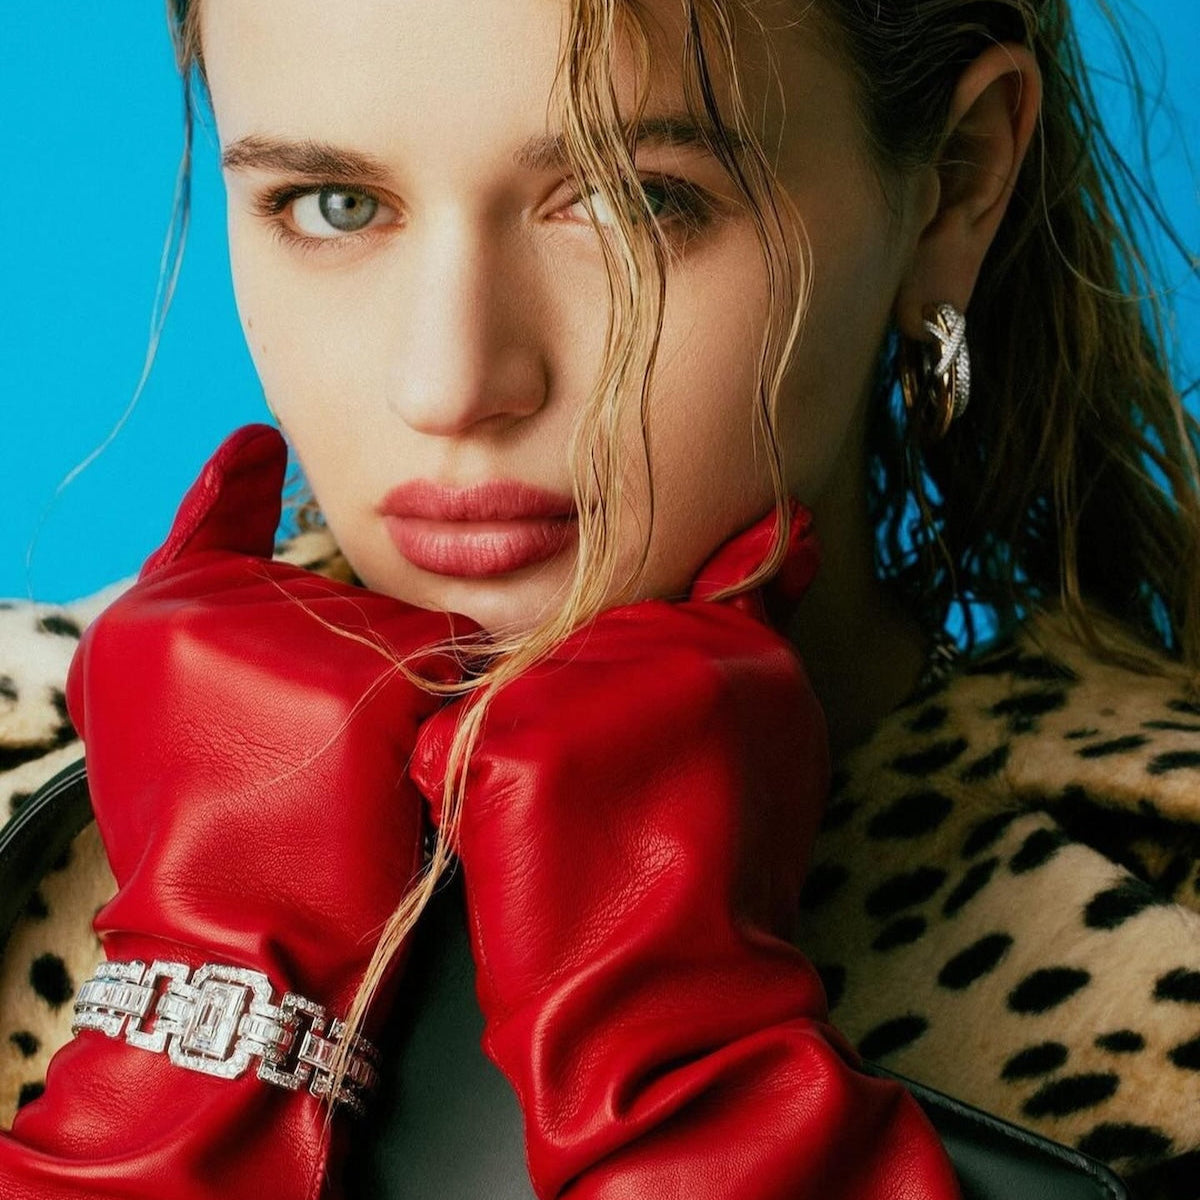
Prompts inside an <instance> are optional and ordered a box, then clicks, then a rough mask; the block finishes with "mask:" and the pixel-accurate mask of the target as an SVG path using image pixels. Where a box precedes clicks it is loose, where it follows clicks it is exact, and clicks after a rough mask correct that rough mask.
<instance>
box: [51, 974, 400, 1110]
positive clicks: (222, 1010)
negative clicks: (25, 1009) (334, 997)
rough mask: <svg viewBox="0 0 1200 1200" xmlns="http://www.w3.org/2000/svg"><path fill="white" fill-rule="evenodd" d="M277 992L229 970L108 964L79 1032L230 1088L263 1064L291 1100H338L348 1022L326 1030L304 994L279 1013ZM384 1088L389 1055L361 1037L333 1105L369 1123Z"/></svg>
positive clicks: (261, 980)
mask: <svg viewBox="0 0 1200 1200" xmlns="http://www.w3.org/2000/svg"><path fill="white" fill-rule="evenodd" d="M164 983H165V984H166V986H165V987H163V986H162V985H163V984H164ZM273 990H274V989H273V988H272V987H271V982H270V980H269V979H268V978H267V977H266V975H264V974H263V973H262V972H261V971H254V970H250V969H248V968H245V967H234V966H228V965H226V964H224V963H204V964H203V965H202V966H199V967H196V968H195V969H194V970H193V969H192V968H190V967H188V966H187V965H186V964H185V963H178V962H163V961H155V962H153V963H151V964H150V965H149V966H147V965H146V964H145V963H144V962H140V961H135V962H103V963H101V964H100V965H99V966H98V967H97V968H96V970H95V973H94V974H93V975H92V976H91V977H90V978H89V979H87V980H85V981H84V983H83V985H82V986H81V987H80V989H79V993H78V995H77V996H76V998H75V1016H74V1019H73V1020H72V1022H71V1033H72V1034H76V1033H79V1032H80V1030H83V1029H95V1030H99V1031H100V1032H102V1033H106V1034H107V1035H108V1036H109V1037H111V1038H116V1037H120V1036H121V1033H122V1031H124V1034H125V1041H126V1042H127V1043H128V1044H129V1045H131V1046H138V1047H140V1048H141V1049H143V1050H153V1051H157V1052H159V1053H165V1054H166V1055H167V1056H168V1057H169V1058H170V1060H171V1061H172V1062H173V1063H175V1064H176V1065H177V1066H180V1067H186V1068H187V1069H188V1070H189V1071H200V1072H201V1073H203V1074H205V1075H216V1076H219V1077H220V1078H222V1079H237V1078H239V1077H240V1076H242V1075H244V1074H245V1073H246V1071H247V1070H249V1068H250V1066H251V1059H253V1058H257V1059H259V1060H260V1061H259V1063H258V1077H259V1079H263V1080H265V1081H266V1082H267V1083H273V1084H276V1085H278V1086H279V1087H284V1088H288V1089H289V1090H291V1091H297V1090H298V1089H300V1088H302V1087H304V1086H305V1084H307V1085H308V1090H309V1091H310V1092H311V1093H312V1094H313V1095H314V1096H328V1095H329V1092H330V1087H331V1085H332V1082H333V1076H332V1072H331V1070H330V1064H331V1063H332V1061H333V1054H334V1050H335V1049H336V1048H337V1046H338V1043H339V1041H340V1040H341V1037H342V1033H343V1031H344V1029H345V1022H344V1021H342V1020H341V1019H339V1018H336V1017H335V1018H334V1019H333V1020H332V1021H330V1022H329V1024H328V1029H326V1020H327V1018H326V1013H325V1009H324V1007H323V1006H322V1005H320V1004H317V1003H315V1002H314V1001H312V1000H308V999H306V998H305V997H303V996H300V995H297V994H296V993H295V992H287V993H286V994H285V995H284V997H283V999H282V1000H280V1001H279V1002H278V1004H276V1003H274V1002H273V1001H272V999H271V997H272V993H273ZM152 1011H153V1026H152V1027H150V1028H148V1027H147V1024H148V1020H149V1017H150V1014H151V1012H152ZM378 1081H379V1051H378V1050H377V1049H376V1048H375V1046H374V1045H373V1044H372V1043H371V1042H369V1041H367V1039H366V1038H362V1037H356V1038H355V1039H354V1044H353V1050H352V1052H351V1055H350V1064H349V1068H348V1070H347V1072H346V1074H345V1076H344V1078H343V1080H342V1083H341V1085H340V1086H339V1088H338V1092H337V1095H336V1096H335V1097H334V1098H333V1101H332V1103H334V1104H336V1105H342V1106H343V1107H345V1108H347V1109H348V1110H349V1111H351V1112H353V1113H355V1114H356V1115H360V1116H361V1115H362V1113H363V1112H364V1111H365V1107H366V1106H365V1104H364V1100H365V1098H366V1096H367V1094H368V1093H369V1092H370V1091H371V1090H372V1089H373V1088H374V1087H375V1085H376V1084H377V1083H378Z"/></svg>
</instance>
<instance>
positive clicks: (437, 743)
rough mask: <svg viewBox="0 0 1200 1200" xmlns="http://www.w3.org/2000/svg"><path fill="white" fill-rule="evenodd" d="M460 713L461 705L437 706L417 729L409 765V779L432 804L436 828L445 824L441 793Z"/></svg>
mask: <svg viewBox="0 0 1200 1200" xmlns="http://www.w3.org/2000/svg"><path fill="white" fill-rule="evenodd" d="M460 712H461V707H460V705H459V704H457V703H455V704H447V705H444V706H443V707H442V708H440V709H438V711H437V712H435V713H434V714H433V716H431V717H429V718H428V720H426V721H423V722H422V724H421V727H420V729H419V730H418V731H417V740H416V744H415V745H414V746H413V753H412V758H411V759H410V760H409V764H408V774H409V778H410V779H412V781H413V783H415V784H416V785H417V790H418V791H419V792H420V793H421V795H422V796H424V797H425V799H426V801H427V802H428V804H429V816H430V818H431V819H432V821H433V824H434V825H435V826H436V827H439V828H440V826H441V823H442V793H443V790H444V788H445V784H446V771H447V768H448V765H449V764H448V762H447V759H448V758H449V756H450V742H451V740H452V739H453V737H454V730H455V727H456V726H457V724H458V716H459V713H460Z"/></svg>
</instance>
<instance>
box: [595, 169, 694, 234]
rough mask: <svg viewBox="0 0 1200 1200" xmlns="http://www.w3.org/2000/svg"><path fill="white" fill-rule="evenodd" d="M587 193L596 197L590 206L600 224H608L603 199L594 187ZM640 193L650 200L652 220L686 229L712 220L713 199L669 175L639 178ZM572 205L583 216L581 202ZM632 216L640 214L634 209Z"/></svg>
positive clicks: (689, 184) (692, 228)
mask: <svg viewBox="0 0 1200 1200" xmlns="http://www.w3.org/2000/svg"><path fill="white" fill-rule="evenodd" d="M589 194H590V195H592V196H597V199H596V200H594V201H593V207H594V208H595V210H596V213H597V217H598V218H599V219H600V221H601V223H602V224H608V223H610V222H608V221H605V220H604V217H605V215H606V209H605V206H604V201H603V198H602V197H599V196H598V192H597V189H595V188H593V189H592V191H591V192H590V193H589ZM642 194H643V195H644V196H645V197H646V198H647V200H648V201H649V202H650V208H651V210H652V211H653V213H654V217H655V220H657V221H659V222H660V223H662V224H664V225H673V224H677V225H680V226H682V227H683V228H684V229H686V230H689V231H695V230H698V229H702V228H703V227H704V226H705V225H707V224H708V222H709V221H710V220H711V219H712V216H713V213H714V211H715V206H714V204H713V202H712V201H711V200H709V199H708V197H707V196H706V194H705V193H704V191H703V190H702V189H701V188H698V187H697V186H696V185H695V184H692V183H688V182H687V181H686V180H683V179H678V178H676V177H674V176H670V175H662V176H657V177H656V178H654V179H643V180H642ZM576 204H577V205H578V206H579V208H580V211H581V213H583V214H585V215H586V211H587V210H586V209H585V208H584V206H583V201H582V200H578V201H576ZM572 207H574V206H572ZM632 215H633V216H634V218H635V219H636V218H637V217H638V216H640V215H641V213H640V211H639V210H637V209H636V208H635V209H634V211H633V214H632Z"/></svg>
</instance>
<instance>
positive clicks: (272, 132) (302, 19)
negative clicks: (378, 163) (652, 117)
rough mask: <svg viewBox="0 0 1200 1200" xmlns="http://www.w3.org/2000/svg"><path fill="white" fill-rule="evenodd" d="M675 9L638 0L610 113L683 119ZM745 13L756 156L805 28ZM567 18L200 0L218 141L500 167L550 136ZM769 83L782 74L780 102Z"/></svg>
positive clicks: (540, 8) (741, 45)
mask: <svg viewBox="0 0 1200 1200" xmlns="http://www.w3.org/2000/svg"><path fill="white" fill-rule="evenodd" d="M687 7H688V6H687V5H686V4H685V3H683V0H639V3H638V12H639V14H640V15H641V17H642V24H643V26H644V28H645V31H646V35H647V37H648V39H649V42H650V46H649V49H650V52H651V64H650V67H651V71H650V76H649V78H646V79H642V78H640V75H639V69H638V60H637V56H636V55H635V54H634V53H633V50H632V45H631V42H630V41H629V39H628V38H627V37H626V36H625V35H624V33H623V32H621V33H619V34H618V37H617V38H616V40H615V46H614V49H615V57H614V61H613V69H614V82H615V88H616V92H617V97H618V103H619V108H620V110H621V112H622V113H625V112H627V111H631V110H632V108H633V104H634V101H635V98H636V95H637V93H638V89H639V87H640V88H641V89H642V90H644V91H645V92H646V93H647V97H648V109H647V111H648V112H649V113H650V114H655V113H658V114H663V113H679V112H683V111H685V109H686V105H685V103H684V90H683V77H682V73H681V63H682V61H683V56H684V53H685V51H684V39H685V33H686V30H685V24H686V18H685V12H686V9H687ZM750 7H751V8H752V9H753V10H754V19H753V21H750V20H748V19H747V20H744V21H740V22H737V23H736V26H737V28H735V33H736V35H737V50H738V74H739V84H740V87H741V88H742V91H743V99H744V102H745V104H746V107H747V110H748V112H749V113H750V114H751V116H752V118H757V132H758V133H759V134H760V136H762V137H763V138H764V144H766V145H767V147H768V153H770V147H771V142H772V141H773V140H774V138H775V137H776V135H777V134H778V133H779V132H780V128H781V121H782V116H783V113H784V110H785V108H790V107H793V106H794V105H795V104H796V102H797V99H798V92H802V91H803V81H804V80H805V79H807V78H811V76H812V72H811V70H804V69H801V70H797V69H796V64H795V62H794V57H795V54H796V52H797V50H799V52H800V53H801V54H806V53H807V54H809V55H811V54H812V51H813V48H814V47H813V44H812V43H813V41H814V39H813V29H812V21H811V20H808V19H806V18H805V19H800V18H799V17H798V13H797V9H803V8H805V7H807V6H794V5H793V4H792V3H791V2H790V0H770V2H769V3H756V4H754V5H752V6H750ZM570 8H571V0H469V2H468V3H453V2H452V0H339V3H337V4H330V3H328V0H271V3H270V4H263V3H262V2H261V0H202V8H201V40H202V44H203V52H204V57H205V64H206V70H207V75H208V80H209V84H210V87H211V92H212V98H213V105H214V109H215V111H216V116H217V121H218V126H219V128H220V131H221V139H222V142H223V144H225V145H228V144H229V143H230V142H231V141H233V140H236V139H240V138H246V137H253V136H258V135H264V134H265V135H267V136H278V137H297V138H300V137H307V138H314V139H319V140H321V141H324V142H328V143H331V144H341V145H352V146H363V147H366V146H370V147H371V148H372V149H373V150H374V151H375V154H376V156H377V157H380V158H392V157H393V156H395V157H397V158H403V157H404V154H405V151H406V150H407V149H410V147H406V146H404V145H402V144H400V143H401V142H402V141H403V140H405V139H406V138H413V137H416V138H417V139H418V140H419V142H420V143H421V145H422V146H423V147H425V148H429V147H438V146H440V147H442V148H444V151H445V153H446V154H447V155H452V153H453V150H454V147H456V146H464V147H466V146H469V147H470V152H471V154H472V155H473V160H472V166H473V168H474V169H475V171H476V172H478V170H479V169H480V168H482V167H483V166H484V165H485V161H486V158H487V156H488V155H489V154H491V153H494V154H495V155H496V160H497V162H498V163H499V162H500V161H502V159H506V160H507V162H508V163H511V161H512V156H513V152H514V150H516V149H517V147H518V146H525V147H528V145H529V137H530V133H531V132H532V131H535V130H546V129H549V128H555V127H556V126H557V122H556V119H555V114H554V113H553V112H552V110H551V107H550V106H551V89H552V86H553V82H554V77H555V72H556V69H557V68H558V65H559V60H560V56H561V54H562V50H563V43H564V39H565V37H566V34H567V30H568V27H569V20H570ZM733 8H734V9H735V10H741V8H742V4H741V3H738V4H735V5H734V6H733ZM760 27H762V28H765V29H766V30H767V32H766V34H765V36H764V35H763V34H761V33H760ZM619 28H620V29H622V30H623V29H624V26H619ZM720 59H721V56H720V55H712V56H710V60H709V66H710V70H712V71H713V72H714V77H713V80H712V83H713V86H714V90H715V93H716V95H717V99H718V103H719V104H720V107H721V111H722V112H724V113H726V114H727V113H728V111H729V110H728V88H727V82H728V81H727V79H726V78H725V73H724V71H723V70H722V69H721V62H720ZM781 78H790V82H789V84H788V88H787V90H788V93H789V94H788V96H787V97H786V99H785V98H784V97H783V96H781V94H780V79H781ZM801 99H802V97H801ZM412 149H415V147H413V148H412ZM518 161H519V160H518ZM448 165H450V164H449V163H443V166H448ZM526 165H529V164H528V163H527V164H526Z"/></svg>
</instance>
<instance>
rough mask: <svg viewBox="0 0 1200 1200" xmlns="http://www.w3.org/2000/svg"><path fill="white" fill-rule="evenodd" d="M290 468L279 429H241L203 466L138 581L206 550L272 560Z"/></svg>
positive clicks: (259, 425) (258, 426)
mask: <svg viewBox="0 0 1200 1200" xmlns="http://www.w3.org/2000/svg"><path fill="white" fill-rule="evenodd" d="M286 468H287V443H286V442H285V441H284V440H283V436H282V435H281V434H280V432H279V431H278V430H277V429H275V428H274V427H273V426H271V425H263V424H251V425H243V426H241V428H239V429H235V430H234V431H233V433H231V434H230V435H229V436H228V437H227V438H226V439H225V440H224V441H223V442H222V443H221V444H220V446H218V447H217V450H216V453H214V454H213V456H212V457H211V458H210V459H209V460H208V462H206V463H205V464H204V466H203V467H202V468H201V471H200V474H199V476H198V477H197V479H196V481H195V483H193V484H192V486H191V487H190V488H189V489H188V491H187V494H186V495H185V496H184V498H183V502H182V503H181V504H180V506H179V511H178V512H177V513H176V514H175V522H174V524H173V525H172V526H171V531H170V533H168V534H167V539H166V541H165V542H163V544H162V545H161V546H160V547H159V548H158V549H157V550H155V551H154V553H153V554H151V555H150V557H149V558H147V559H146V561H145V562H144V563H143V564H142V569H141V571H139V572H138V579H139V580H142V579H144V578H145V577H146V576H147V575H149V574H150V573H151V572H152V571H155V570H157V569H158V568H159V567H163V566H166V565H167V564H168V563H172V562H174V561H175V560H176V559H178V558H181V557H183V556H184V555H186V554H196V553H198V552H200V551H202V550H229V551H232V552H234V553H237V554H253V555H258V556H260V557H263V558H270V557H271V555H272V554H273V553H274V550H275V530H276V528H277V527H278V525H279V515H280V511H281V509H282V506H283V501H282V491H283V476H284V472H285V470H286Z"/></svg>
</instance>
